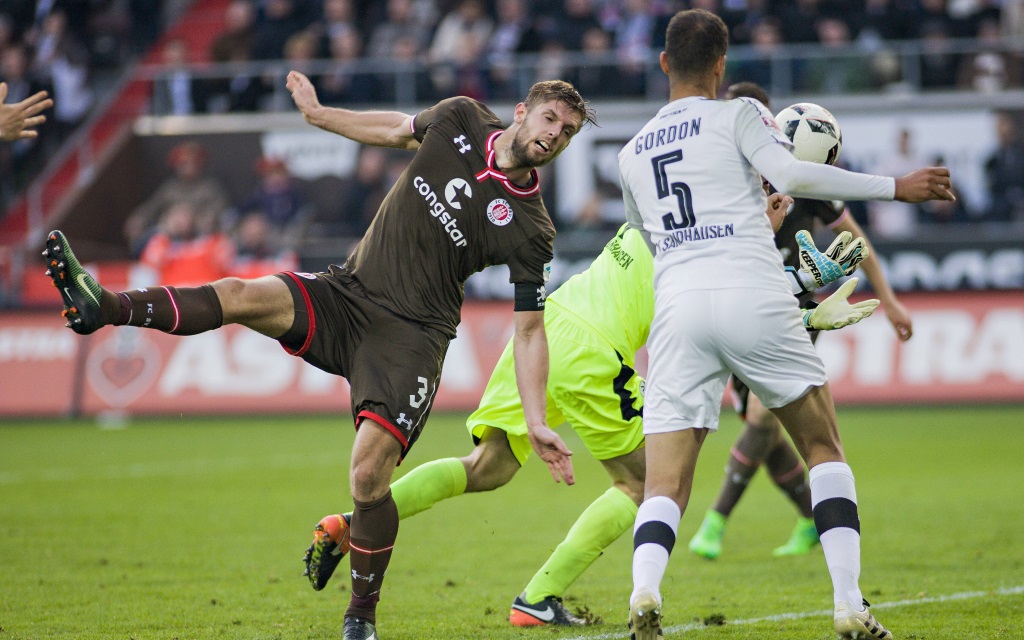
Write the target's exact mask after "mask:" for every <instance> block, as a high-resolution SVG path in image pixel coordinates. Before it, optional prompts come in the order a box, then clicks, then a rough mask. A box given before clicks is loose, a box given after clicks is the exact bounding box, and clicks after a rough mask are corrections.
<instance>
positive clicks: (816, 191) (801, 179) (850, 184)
mask: <svg viewBox="0 0 1024 640" xmlns="http://www.w3.org/2000/svg"><path fill="white" fill-rule="evenodd" d="M747 159H748V160H750V164H752V165H753V166H754V168H755V169H757V172H758V173H760V174H761V175H762V176H763V177H764V179H765V180H767V181H768V182H769V183H771V185H772V186H773V187H775V188H776V189H777V190H778V191H779V193H784V194H786V195H789V196H793V197H794V198H812V199H814V200H892V199H893V197H894V196H895V194H896V179H895V178H888V177H885V176H873V175H870V174H867V173H855V172H853V171H847V170H845V169H840V168H839V167H833V166H831V165H827V164H818V163H816V162H804V161H802V160H797V159H796V158H794V157H793V155H792V154H791V153H790V152H789V151H787V150H786V149H785V148H783V147H781V146H779V145H764V146H761V147H759V148H758V149H757V150H755V151H754V153H753V154H752V155H749V156H747Z"/></svg>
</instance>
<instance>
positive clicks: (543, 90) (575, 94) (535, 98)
mask: <svg viewBox="0 0 1024 640" xmlns="http://www.w3.org/2000/svg"><path fill="white" fill-rule="evenodd" d="M551 100H557V101H558V102H561V103H562V104H564V105H565V106H566V107H568V108H569V110H571V111H573V112H574V113H575V114H576V115H578V116H579V117H580V129H582V128H583V125H584V124H588V123H589V124H597V112H595V111H594V110H593V109H591V108H590V107H588V106H587V101H586V100H584V99H583V96H581V95H580V92H579V91H577V90H576V87H574V86H572V83H570V82H566V81H565V80H542V81H541V82H538V83H536V84H534V85H533V86H532V87H530V92H529V93H528V94H526V100H524V101H523V102H524V103H525V104H526V108H527V109H532V108H533V107H535V106H536V105H538V104H543V103H545V102H550V101H551ZM577 133H579V131H578V130H577Z"/></svg>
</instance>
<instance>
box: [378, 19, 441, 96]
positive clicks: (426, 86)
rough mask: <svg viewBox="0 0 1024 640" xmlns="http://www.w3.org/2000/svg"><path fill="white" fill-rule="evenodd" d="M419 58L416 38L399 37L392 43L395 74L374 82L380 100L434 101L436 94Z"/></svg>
mask: <svg viewBox="0 0 1024 640" xmlns="http://www.w3.org/2000/svg"><path fill="white" fill-rule="evenodd" d="M420 58H421V55H420V53H419V44H418V40H417V39H416V36H414V35H411V34H410V35H404V36H400V37H399V38H398V39H397V40H395V41H394V43H392V46H391V56H390V63H391V69H392V70H393V71H394V72H395V73H387V74H380V75H378V76H377V77H376V79H375V81H374V82H375V84H376V86H377V90H378V91H379V92H380V96H381V99H382V100H384V101H386V102H402V103H414V102H429V101H431V100H434V99H435V97H436V95H437V94H436V93H435V92H434V87H433V84H432V83H431V81H430V75H429V74H428V73H427V70H426V68H425V67H424V66H423V65H422V64H421V61H420ZM403 92H405V93H403Z"/></svg>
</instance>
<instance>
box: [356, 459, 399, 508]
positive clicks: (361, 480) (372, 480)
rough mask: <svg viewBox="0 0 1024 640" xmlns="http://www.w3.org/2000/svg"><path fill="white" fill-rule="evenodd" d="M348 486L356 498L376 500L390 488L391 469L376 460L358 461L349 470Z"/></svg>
mask: <svg viewBox="0 0 1024 640" xmlns="http://www.w3.org/2000/svg"><path fill="white" fill-rule="evenodd" d="M349 486H350V489H351V491H352V497H353V498H355V499H356V500H360V501H363V502H370V501H373V500H377V499H378V498H381V497H383V496H384V494H386V493H387V492H388V490H389V489H390V488H391V470H390V469H387V468H386V465H381V464H380V461H378V460H363V461H359V462H357V463H356V464H354V465H353V466H352V470H351V471H350V472H349Z"/></svg>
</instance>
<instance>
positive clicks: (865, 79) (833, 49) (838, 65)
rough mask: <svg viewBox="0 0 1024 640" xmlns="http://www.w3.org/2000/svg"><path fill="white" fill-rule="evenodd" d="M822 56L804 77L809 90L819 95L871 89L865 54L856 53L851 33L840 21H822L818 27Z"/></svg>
mask: <svg viewBox="0 0 1024 640" xmlns="http://www.w3.org/2000/svg"><path fill="white" fill-rule="evenodd" d="M815 26H816V28H817V31H818V42H819V43H820V45H821V53H823V54H826V55H827V56H828V57H814V58H811V59H810V60H809V61H808V63H807V70H806V73H805V74H801V75H802V76H803V81H804V82H805V83H806V85H805V86H804V87H803V88H804V89H806V90H810V91H813V92H815V93H826V94H837V93H857V92H862V91H864V90H865V89H867V88H868V86H869V83H870V80H871V73H870V71H869V69H868V67H867V65H866V64H865V62H864V58H863V56H862V55H860V54H858V53H857V52H856V51H853V43H852V42H851V41H850V30H849V27H847V25H846V23H845V22H843V21H842V20H839V19H837V18H821V19H820V20H818V22H817V24H816V25H815Z"/></svg>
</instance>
